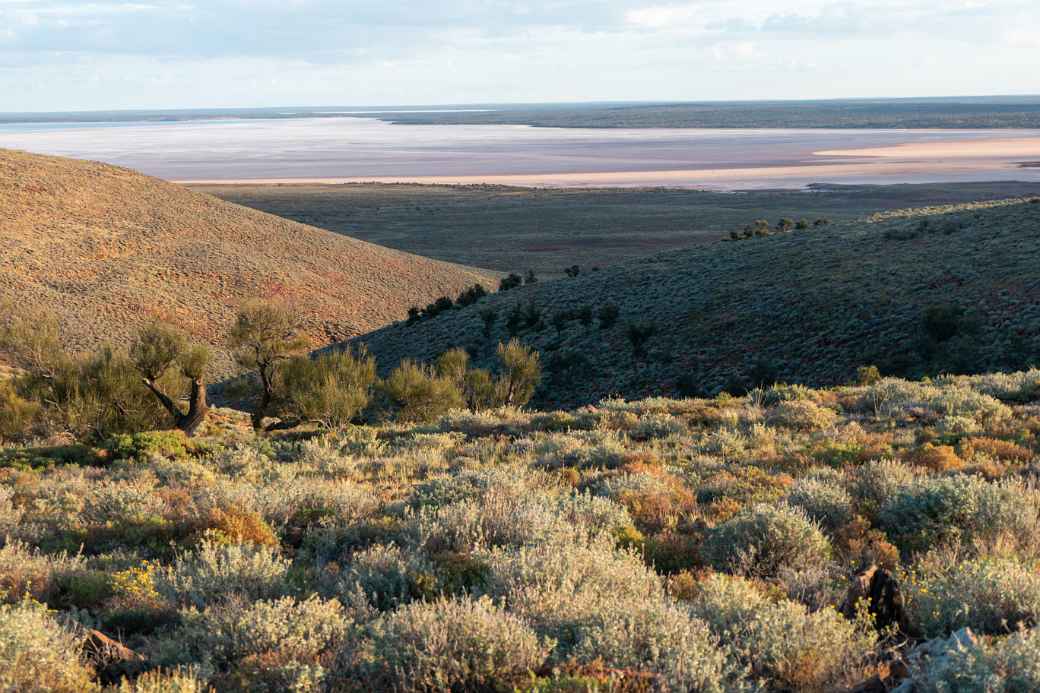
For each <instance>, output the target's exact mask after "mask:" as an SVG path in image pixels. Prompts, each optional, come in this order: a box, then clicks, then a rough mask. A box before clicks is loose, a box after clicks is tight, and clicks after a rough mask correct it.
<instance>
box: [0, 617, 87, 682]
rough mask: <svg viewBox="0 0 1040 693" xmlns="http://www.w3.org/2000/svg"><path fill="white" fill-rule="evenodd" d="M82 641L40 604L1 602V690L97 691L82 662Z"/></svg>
mask: <svg viewBox="0 0 1040 693" xmlns="http://www.w3.org/2000/svg"><path fill="white" fill-rule="evenodd" d="M81 641H82V636H81V635H80V634H79V633H76V632H75V631H72V630H69V629H67V628H64V627H63V626H61V625H60V624H59V623H58V622H57V621H56V620H55V619H54V617H53V616H52V615H51V614H50V612H48V611H47V609H46V608H45V607H44V606H43V605H41V604H37V603H35V602H31V601H23V602H20V603H18V604H13V605H3V604H0V662H3V665H2V666H0V690H3V691H40V692H42V691H53V692H54V693H84V692H86V691H96V690H98V686H97V685H96V684H95V683H94V681H93V671H91V669H90V667H89V666H88V665H87V664H86V662H84V661H83V656H82V650H81Z"/></svg>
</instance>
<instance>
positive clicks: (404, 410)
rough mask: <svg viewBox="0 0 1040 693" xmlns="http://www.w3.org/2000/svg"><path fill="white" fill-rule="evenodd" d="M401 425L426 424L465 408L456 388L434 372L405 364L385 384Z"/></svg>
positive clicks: (407, 361) (403, 362) (407, 362)
mask: <svg viewBox="0 0 1040 693" xmlns="http://www.w3.org/2000/svg"><path fill="white" fill-rule="evenodd" d="M383 391H384V392H385V393H386V395H387V397H388V399H389V400H390V403H391V406H392V407H393V410H394V412H395V413H394V416H395V418H396V419H397V420H398V421H404V422H426V421H433V420H435V419H438V418H440V417H441V416H444V415H445V414H447V413H448V412H449V411H451V410H452V409H461V408H462V407H463V401H462V393H460V392H459V390H458V388H456V387H455V384H454V383H453V382H452V381H451V380H449V379H447V378H444V377H441V376H438V375H436V374H435V373H434V372H433V371H432V370H431V369H429V368H428V367H425V366H421V365H419V364H417V363H415V362H414V361H409V360H405V361H402V362H401V364H400V365H399V366H398V367H397V368H395V369H394V371H393V372H392V373H391V374H390V376H389V377H388V378H387V379H386V380H385V381H384V382H383Z"/></svg>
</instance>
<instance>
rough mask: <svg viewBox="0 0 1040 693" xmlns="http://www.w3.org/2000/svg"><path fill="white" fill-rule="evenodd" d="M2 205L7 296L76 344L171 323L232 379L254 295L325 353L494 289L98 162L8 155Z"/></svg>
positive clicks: (0, 260) (465, 273)
mask: <svg viewBox="0 0 1040 693" xmlns="http://www.w3.org/2000/svg"><path fill="white" fill-rule="evenodd" d="M0 210H2V215H0V302H4V301H10V302H11V303H12V304H13V305H14V306H15V307H16V308H17V309H21V308H25V309H34V310H39V311H44V312H47V313H50V314H52V315H55V316H56V317H57V318H58V320H59V321H60V323H61V324H62V326H63V328H64V330H65V337H66V339H67V341H68V343H69V344H70V345H71V346H73V347H75V348H88V347H94V346H97V345H98V344H99V343H101V342H114V343H119V342H121V341H123V340H125V339H126V337H127V335H129V334H131V333H133V332H134V331H135V330H136V329H138V328H139V327H140V326H141V325H142V324H143V323H145V322H147V321H149V320H151V319H153V318H162V319H164V320H167V321H170V322H172V323H174V324H177V325H180V326H181V327H183V328H184V329H186V330H187V331H189V332H190V333H191V334H193V335H195V336H197V337H198V338H200V339H202V340H204V341H206V342H209V343H210V344H212V345H213V346H214V347H215V348H216V350H217V351H218V363H217V370H218V371H219V372H226V371H227V370H228V368H229V365H230V361H229V359H228V358H227V356H226V354H224V353H223V351H222V348H223V342H224V334H225V330H226V328H227V326H228V324H229V321H230V320H231V318H232V317H233V316H234V313H235V311H236V309H237V308H238V306H239V304H240V303H241V302H242V301H243V300H245V299H248V298H252V297H262V298H280V299H284V300H286V301H289V302H290V303H292V304H293V305H294V306H295V309H296V311H297V312H298V313H299V314H300V315H301V316H303V319H304V321H305V324H306V332H307V335H308V336H309V337H310V338H311V340H312V341H313V342H314V343H315V345H319V344H325V343H328V342H329V341H330V340H333V339H343V338H346V337H349V336H352V335H355V334H359V333H361V332H366V331H368V330H371V329H373V328H376V327H379V326H380V325H383V324H386V323H387V322H389V321H391V320H395V319H398V318H401V317H403V316H404V314H405V311H406V309H407V308H408V306H410V305H412V304H414V303H422V304H425V303H426V302H428V301H429V300H431V299H433V298H435V297H437V296H439V295H441V294H445V293H449V294H452V295H455V294H457V293H458V292H459V291H460V290H461V289H463V288H464V287H467V286H470V285H472V284H473V283H475V282H479V281H490V280H489V276H488V275H487V274H485V273H483V272H481V271H479V270H474V269H470V268H466V267H460V266H457V265H451V264H446V263H443V262H437V261H434V260H428V259H426V258H420V257H416V256H414V255H408V254H406V253H402V252H399V251H395V250H390V249H387V248H382V247H379V246H375V245H371V244H369V243H365V242H362V241H358V240H355V239H351V238H346V237H344V236H341V235H339V234H334V233H331V232H328V231H324V230H321V229H316V228H313V227H308V226H303V225H301V224H297V223H294V222H290V221H286V220H284V219H280V218H278V217H274V216H271V215H268V214H264V213H261V212H257V211H254V210H251V209H246V208H244V207H239V206H237V205H233V204H229V203H226V202H222V201H220V200H218V199H216V198H214V197H210V196H208V195H203V194H199V193H195V192H191V191H189V190H187V189H185V188H182V187H180V186H176V185H172V184H169V183H165V182H163V181H160V180H157V179H154V178H148V177H146V176H142V175H140V174H137V173H134V172H133V171H129V170H126V169H121V168H117V167H114V166H107V165H102V164H97V163H91V162H85V161H76V160H71V159H60V158H52V157H43V156H35V155H30V154H25V153H20V152H13V151H0Z"/></svg>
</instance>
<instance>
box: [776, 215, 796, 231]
mask: <svg viewBox="0 0 1040 693" xmlns="http://www.w3.org/2000/svg"><path fill="white" fill-rule="evenodd" d="M793 228H794V221H792V220H791V219H787V218H786V217H785V218H783V219H781V220H780V221H778V222H777V223H776V230H777V231H790V230H791V229H793Z"/></svg>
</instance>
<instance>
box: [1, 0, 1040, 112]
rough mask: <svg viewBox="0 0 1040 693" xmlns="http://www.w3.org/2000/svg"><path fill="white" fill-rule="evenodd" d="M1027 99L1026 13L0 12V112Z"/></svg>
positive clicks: (942, 0)
mask: <svg viewBox="0 0 1040 693" xmlns="http://www.w3.org/2000/svg"><path fill="white" fill-rule="evenodd" d="M1037 92H1040V13H1038V12H1037V11H1036V0H845V1H837V2H832V1H829V0H790V1H788V2H782V1H778V0H745V1H742V2H741V1H737V2H734V1H732V0H693V1H684V0H676V1H675V2H668V1H655V0H650V1H642V0H543V1H541V2H537V1H525V0H421V1H418V0H408V1H406V0H340V1H335V0H138V1H134V2H113V1H111V0H91V1H87V0H0V111H47V110H80V109H116V108H175V107H184V108H192V107H234V106H274V105H390V104H449V103H450V104H455V103H481V102H523V101H587V100H702V99H757V98H792V99H795V98H839V97H872V96H938V95H960V94H1027V93H1037Z"/></svg>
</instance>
